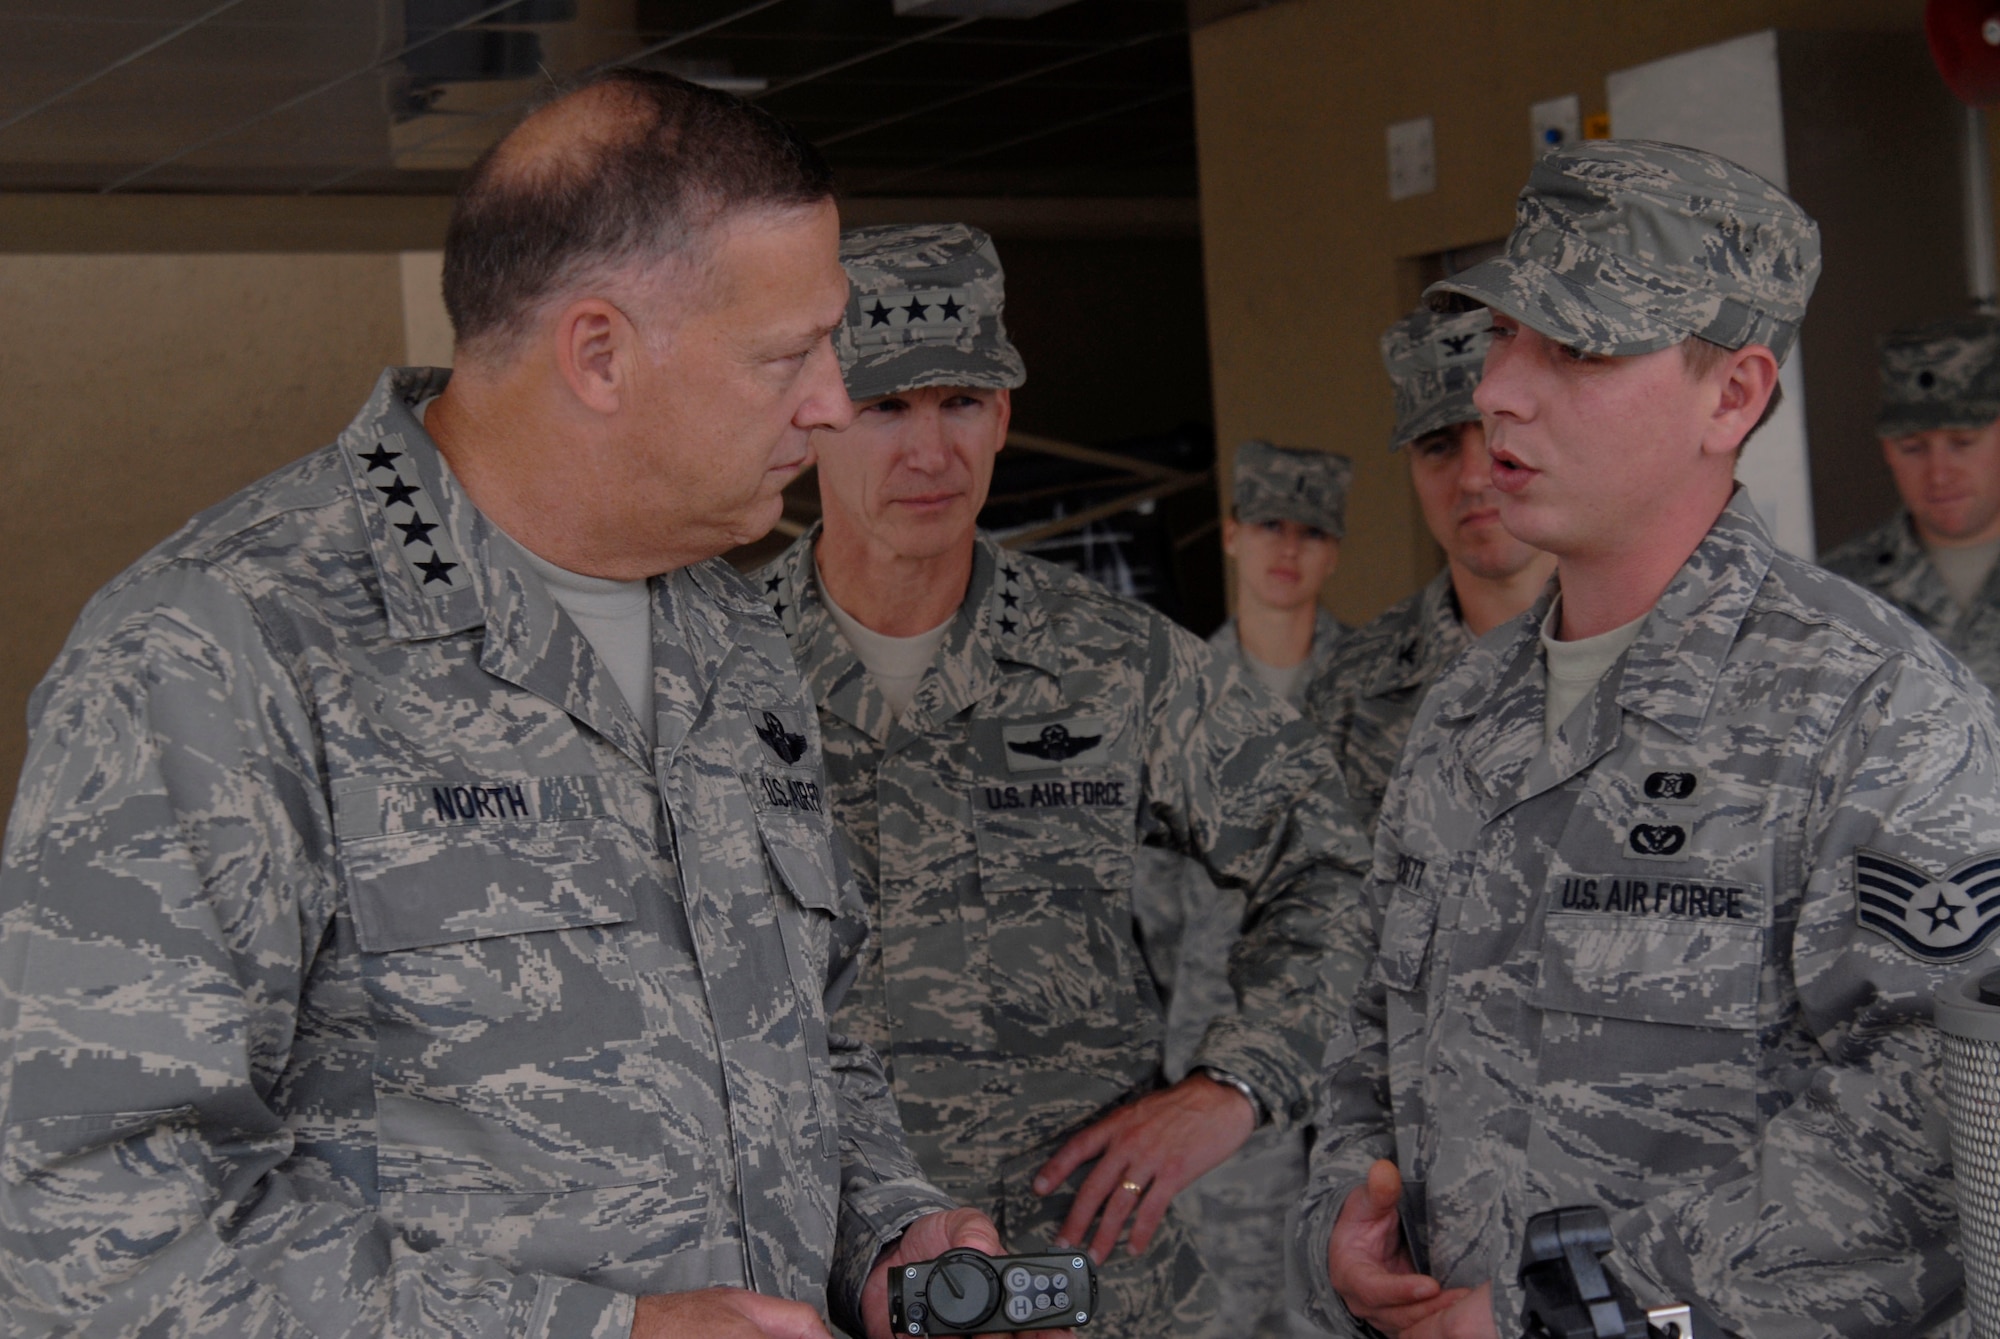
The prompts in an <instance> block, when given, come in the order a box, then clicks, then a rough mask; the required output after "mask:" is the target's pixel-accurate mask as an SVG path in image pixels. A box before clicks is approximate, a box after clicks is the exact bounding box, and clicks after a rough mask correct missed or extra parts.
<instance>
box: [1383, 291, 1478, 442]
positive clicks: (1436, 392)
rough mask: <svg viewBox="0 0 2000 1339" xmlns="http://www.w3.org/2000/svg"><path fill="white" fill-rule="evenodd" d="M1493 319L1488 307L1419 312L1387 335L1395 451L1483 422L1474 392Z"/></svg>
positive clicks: (1391, 431) (1385, 364)
mask: <svg viewBox="0 0 2000 1339" xmlns="http://www.w3.org/2000/svg"><path fill="white" fill-rule="evenodd" d="M1492 316H1493V314H1492V313H1491V312H1490V311H1488V310H1487V309H1486V308H1484V307H1478V308H1475V309H1474V310H1473V311H1470V312H1459V313H1452V314H1443V313H1439V312H1434V311H1431V310H1430V309H1429V308H1426V307H1419V308H1418V309H1417V310H1415V311H1413V312H1411V313H1410V314H1409V315H1407V316H1405V317H1403V318H1402V319H1401V320H1399V321H1397V322H1396V323H1395V324H1394V325H1392V326H1390V327H1389V328H1388V329H1387V330H1385V331H1383V332H1382V338H1381V340H1380V341H1378V342H1379V345H1380V348H1381V350H1382V368H1383V370H1384V371H1386V372H1387V373H1388V374H1389V382H1390V384H1391V385H1393V386H1394V387H1395V388H1396V421H1395V424H1394V425H1393V426H1392V427H1391V428H1390V429H1389V449H1390V450H1391V451H1394V450H1396V449H1398V448H1399V447H1401V446H1402V445H1403V444H1404V443H1405V442H1413V441H1415V440H1416V439H1417V438H1419V437H1427V436H1429V435H1430V434H1432V433H1434V432H1438V431H1441V430H1442V429H1445V428H1449V427H1452V426H1454V425H1456V424H1460V423H1474V422H1477V421H1478V420H1479V406H1478V405H1476V404H1474V403H1473V401H1472V393H1473V392H1474V391H1475V390H1477V389H1478V388H1479V378H1480V376H1481V374H1482V373H1483V372H1484V370H1485V365H1486V350H1487V347H1488V346H1489V345H1490V344H1491V343H1492V334H1493V327H1492Z"/></svg>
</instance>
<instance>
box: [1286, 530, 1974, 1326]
mask: <svg viewBox="0 0 2000 1339" xmlns="http://www.w3.org/2000/svg"><path fill="white" fill-rule="evenodd" d="M1547 606H1548V600H1547V599H1546V598H1545V599H1544V600H1543V601H1542V602H1541V603H1540V604H1539V605H1538V606H1537V607H1536V608H1535V609H1533V610H1531V611H1530V612H1529V613H1528V614H1526V615H1524V616H1522V617H1521V618H1519V619H1517V620H1515V621H1514V622H1513V623H1511V624H1509V625H1507V627H1506V628H1504V629H1500V630H1496V631H1495V632H1494V633H1493V634H1492V635H1489V636H1488V637H1486V638H1484V639H1482V640H1481V641H1480V642H1478V643H1476V644H1475V645H1474V647H1473V648H1472V649H1471V650H1470V651H1468V652H1467V653H1466V654H1465V656H1464V657H1463V658H1461V659H1460V660H1459V661H1458V662H1457V664H1456V665H1454V666H1453V667H1452V669H1451V670H1450V671H1449V672H1448V673H1447V674H1446V675H1445V677H1444V678H1443V679H1441V680H1440V681H1439V682H1438V684H1437V686H1436V687H1435V688H1433V689H1432V690H1431V693H1430V696H1429V698H1428V699H1426V701H1425V703H1424V707H1423V710H1422V712H1421V714H1420V715H1419V717H1418V720H1417V724H1416V726H1415V728H1414V730H1413V732H1412V734H1411V737H1410V744H1409V747H1408V749H1407V750H1406V752H1405V754H1404V757H1403V762H1402V765H1401V767H1400V768H1399V769H1398V771H1397V773H1396V777H1395V780H1394V781H1393V782H1392V783H1391V785H1390V788H1389V795H1388V800H1387V803H1386V804H1385V805H1384V806H1383V809H1382V815H1381V822H1380V825H1379V827H1378V828H1377V832H1376V841H1375V864H1374V870H1373V872H1372V874H1371V876H1370V878H1369V881H1368V885H1367V897H1368V901H1369V913H1370V914H1371V915H1372V917H1373V925H1372V926H1371V925H1368V924H1365V923H1362V922H1365V921H1366V920H1367V917H1363V918H1360V921H1358V922H1357V925H1358V928H1359V929H1360V930H1361V931H1362V932H1363V933H1366V932H1367V931H1368V930H1370V929H1372V928H1373V926H1379V941H1378V942H1379V950H1380V951H1379V954H1378V956H1377V957H1376V959H1375V965H1374V968H1373V973H1372V979H1371V980H1370V982H1369V983H1368V984H1367V985H1365V986H1364V987H1363V989H1362V991H1361V994H1360V995H1359V997H1358V999H1357V1004H1356V1007H1355V1011H1354V1024H1355V1029H1356V1033H1357V1038H1356V1040H1357V1042H1358V1045H1359V1051H1358V1053H1357V1054H1356V1055H1355V1057H1354V1058H1353V1059H1352V1060H1350V1061H1349V1062H1348V1063H1346V1064H1345V1065H1342V1066H1340V1067H1338V1068H1336V1069H1335V1070H1334V1072H1333V1074H1332V1076H1331V1077H1332V1092H1331V1116H1330V1123H1329V1124H1328V1126H1327V1127H1326V1128H1325V1129H1324V1130H1323V1142H1322V1144H1321V1145H1320V1147H1319V1149H1318V1150H1316V1151H1315V1156H1314V1168H1313V1176H1312V1179H1311V1183H1310V1188H1309V1192H1308V1208H1307V1222H1308V1224H1309V1230H1308V1236H1307V1241H1308V1244H1309V1247H1310V1249H1312V1250H1315V1251H1317V1255H1316V1256H1313V1257H1311V1258H1315V1259H1319V1260H1324V1259H1325V1258H1326V1248H1327V1241H1328V1237H1329V1234H1330V1232H1331V1229H1332V1221H1333V1217H1334V1215H1335V1213H1336V1212H1337V1211H1338V1208H1339V1204H1340V1201H1341V1200H1342V1198H1343V1197H1344V1196H1345V1193H1346V1191H1347V1189H1348V1188H1349V1187H1351V1186H1353V1185H1354V1184H1356V1183H1357V1182H1358V1181H1359V1180H1360V1179H1361V1178H1362V1176H1363V1175H1364V1173H1365V1171H1366V1168H1367V1166H1368V1163H1369V1161H1370V1160H1371V1159H1373V1158H1377V1157H1392V1158H1394V1159H1395V1160H1396V1162H1397V1164H1398V1165H1399V1167H1400V1168H1401V1169H1402V1171H1403V1174H1404V1175H1405V1176H1406V1177H1409V1178H1411V1179H1412V1180H1413V1181H1414V1182H1416V1183H1417V1184H1418V1191H1417V1196H1418V1203H1419V1204H1421V1205H1422V1206H1423V1207H1424V1209H1425V1213H1424V1214H1423V1215H1422V1217H1423V1223H1422V1224H1421V1225H1420V1226H1422V1227H1423V1228H1424V1230H1425V1231H1426V1232H1427V1237H1428V1246H1429V1257H1430V1260H1429V1263H1430V1272H1432V1273H1433V1274H1434V1275H1436V1276H1437V1277H1438V1278H1439V1279H1441V1280H1442V1281H1443V1282H1444V1283H1445V1284H1446V1285H1448V1286H1450V1285H1468V1286H1470V1285H1477V1284H1479V1283H1482V1282H1486V1281H1489V1280H1490V1281H1492V1282H1493V1284H1494V1312H1495V1320H1496V1323H1497V1325H1498V1326H1499V1330H1500V1333H1502V1334H1510V1333H1518V1332H1519V1329H1518V1326H1519V1318H1520V1314H1521V1295H1520V1293H1519V1291H1518V1290H1517V1289H1516V1287H1515V1286H1514V1274H1515V1268H1516V1265H1517V1264H1518V1261H1519V1258H1520V1251H1521V1235H1522V1228H1523V1225H1524V1224H1525V1223H1526V1221H1527V1219H1528V1218H1529V1216H1530V1215H1532V1214H1535V1213H1538V1212H1540V1211H1542V1210H1545V1209H1550V1208H1555V1207H1557V1206H1561V1205H1569V1204H1597V1205H1601V1206H1602V1207H1603V1208H1604V1209H1605V1210H1606V1211H1608V1213H1609V1214H1610V1216H1611V1221H1612V1228H1613V1232H1614V1235H1615V1238H1616V1252H1615V1254H1614V1255H1613V1256H1612V1257H1611V1263H1612V1264H1613V1266H1614V1267H1615V1268H1616V1269H1618V1270H1620V1271H1622V1272H1623V1273H1624V1275H1625V1277H1626V1280H1627V1282H1629V1283H1631V1284H1632V1286H1633V1288H1634V1290H1635V1291H1636V1292H1637V1293H1638V1295H1639V1297H1640V1299H1641V1300H1642V1301H1643V1302H1645V1303H1647V1304H1648V1305H1654V1304H1658V1303H1661V1302H1664V1301H1666V1300H1669V1299H1675V1300H1682V1301H1687V1302H1690V1303H1693V1304H1695V1305H1696V1306H1698V1307H1704V1308H1706V1309H1707V1310H1708V1311H1709V1312H1710V1313H1711V1314H1712V1317H1713V1318H1714V1319H1716V1320H1717V1321H1718V1322H1719V1323H1720V1325H1721V1326H1722V1327H1723V1328H1726V1329H1727V1330H1728V1331H1729V1332H1731V1333H1734V1334H1739V1335H1751V1336H1756V1337H1757V1339H1765V1336H1794V1335H1838V1336H1842V1339H1866V1337H1867V1336H1882V1337H1883V1339H1888V1336H1899V1337H1906V1336H1911V1335H1918V1334H1926V1333H1936V1332H1937V1331H1938V1330H1939V1328H1940V1327H1941V1326H1943V1325H1947V1324H1949V1323H1950V1322H1949V1321H1948V1319H1947V1318H1948V1317H1950V1316H1951V1315H1952V1313H1953V1312H1954V1311H1956V1310H1957V1308H1958V1289H1959V1279H1960V1266H1959V1262H1958V1258H1957V1254H1956V1247H1955V1245H1954V1243H1953V1236H1954V1223H1955V1214H1954V1209H1953V1198H1952V1184H1951V1173H1950V1163H1949V1153H1948V1145H1947V1140H1946V1135H1945V1125H1944V1120H1943V1116H1942V1105H1941V1094H1940V1087H1941V1084H1940V1074H1939V1051H1940V1047H1939V1044H1938V1035H1937V1032H1936V1029H1935V1028H1934V1026H1933V1025H1932V1022H1931V1001H1932V998H1933V996H1934V995H1935V993H1936V991H1937V989H1938V987H1939V986H1940V985H1942V984H1944V983H1945V982H1947V981H1949V980H1953V979H1956V978H1957V977H1959V976H1961V975H1963V974H1964V973H1966V972H1968V971H1972V970H1975V969H1977V968H1978V967H1979V966H1981V965H1982V964H1986V965H1990V964H1991V962H1992V960H1993V952H1992V942H1993V936H1994V934H1995V931H1996V929H2000V898H1994V897H1992V896H1991V892H1992V887H1993V879H1992V872H1993V870H1994V868H1995V866H1996V863H2000V756H1996V745H1995V739H1994V726H1993V717H1992V703H1991V701H1990V699H1989V698H1988V697H1987V695H1986V692H1985V690H1984V689H1983V688H1981V687H1980V685H1979V684H1978V682H1977V681H1976V680H1975V679H1974V678H1973V677H1972V676H1971V675H1970V674H1969V673H1967V672H1966V670H1965V669H1964V667H1963V666H1961V665H1959V664H1958V663H1957V662H1956V661H1954V660H1952V659H1950V657H1948V656H1946V655H1945V654H1943V653H1942V652H1941V651H1939V649H1938V647H1937V644H1936V643H1935V642H1933V641H1932V640H1931V639H1930V638H1928V637H1925V636H1923V635H1921V634H1920V633H1919V632H1918V631H1917V629H1915V628H1914V627H1913V626H1912V625H1911V624H1910V623H1909V622H1908V621H1907V620H1906V619H1904V618H1903V617H1902V616H1901V615H1900V614H1898V613H1896V612H1895V611H1893V610H1892V609H1890V608H1889V607H1888V606H1886V605H1884V604H1882V603H1881V602H1880V601H1878V600H1875V599H1874V598H1872V597H1870V596H1868V595H1866V594H1865V593H1863V592H1861V591H1859V590H1857V589H1856V588H1855V587H1853V586H1851V585H1849V584H1848V583H1847V582H1845V581H1842V580H1840V579H1838V578H1836V577H1833V576H1830V575H1829V574H1827V573H1826V572H1824V571H1822V570H1820V569H1818V568H1816V567H1813V566H1811V565H1810V564H1807V563H1804V562H1801V561H1798V560H1796V559H1794V558H1792V557H1790V556H1789V555H1787V554H1784V553H1781V552H1779V551H1777V549H1776V548H1775V547H1774V546H1773V545H1772V542H1771V539H1770V537H1769V534H1768V533H1767V532H1766V530H1765V529H1764V527H1763V525H1762V523H1761V522H1760V521H1759V520H1758V519H1757V517H1756V514H1755V512H1754V511H1753V510H1752V509H1751V507H1750V505H1749V503H1748V501H1747V499H1746V498H1745V496H1744V495H1743V494H1742V493H1741V492H1739V493H1738V495H1737V496H1736V498H1735V499H1734V500H1733V501H1732V502H1731V503H1730V505H1729V506H1728V508H1727V509H1726V510H1725V511H1724V512H1723V513H1722V515H1721V517H1720V518H1719V519H1718V520H1717V521H1716V523H1715V525H1714V527H1713V528H1712V529H1711V530H1710V531H1709V534H1708V536H1707V537H1706V538H1705V539H1704V540H1703V541H1702V543H1701V545H1700V547H1698V548H1697V549H1696V550H1695V552H1694V554H1693V555H1692V556H1691V557H1690V558H1689V560H1688V562H1687V564H1686V565H1685V566H1684V567H1683V568H1682V569H1681V571H1680V573H1679V574H1678V575H1677V576H1676V577H1675V578H1674V580H1673V581H1672V583H1671V584H1669V586H1668V587H1667V589H1666V592H1665V593H1664V594H1663V595H1662V596H1661V598H1660V602H1659V604H1658V606H1657V607H1656V608H1655V609H1654V610H1653V612H1652V613H1651V614H1650V615H1649V616H1648V617H1647V620H1646V622H1645V624H1644V625H1643V626H1642V627H1641V629H1640V632H1639V636H1638V640H1637V641H1635V642H1634V643H1633V644H1632V646H1631V648H1630V649H1629V650H1628V651H1627V652H1626V653H1625V655H1624V657H1623V658H1622V659H1621V660H1620V662H1619V663H1618V664H1617V665H1615V666H1614V667H1613V668H1612V669H1611V671H1610V672H1609V673H1608V674H1607V675H1606V676H1605V679H1604V681H1603V682H1602V683H1601V684H1600V685H1599V686H1598V689H1597V692H1596V695H1595V697H1594V698H1591V699H1587V700H1586V702H1585V703H1584V704H1583V706H1582V707H1580V708H1579V709H1578V713H1577V714H1575V715H1573V716H1571V717H1570V719H1569V720H1568V722H1566V723H1565V724H1564V726H1563V727H1562V729H1561V731H1560V732H1559V733H1558V734H1557V736H1556V738H1555V740H1554V741H1553V742H1552V743H1551V744H1549V745H1548V746H1546V747H1544V745H1543V742H1542V740H1543V730H1542V716H1543V703H1544V701H1545V695H1546V678H1545V673H1544V668H1543V660H1542V656H1541V654H1540V645H1539V637H1538V632H1539V628H1540V626H1541V620H1542V617H1543V616H1544V614H1545V613H1546V612H1547ZM1317 1283H1318V1286H1319V1289H1320V1300H1321V1303H1322V1305H1323V1306H1324V1308H1325V1311H1326V1313H1327V1316H1328V1318H1329V1319H1332V1318H1335V1317H1338V1316H1339V1315H1340V1314H1341V1312H1342V1308H1341V1306H1340V1304H1339V1302H1338V1300H1337V1299H1336V1298H1334V1296H1333V1294H1332V1292H1331V1290H1330V1289H1329V1288H1328V1286H1327V1280H1326V1277H1325V1275H1324V1273H1320V1274H1319V1275H1318V1279H1317ZM1348 1323H1350V1324H1351V1322H1348Z"/></svg>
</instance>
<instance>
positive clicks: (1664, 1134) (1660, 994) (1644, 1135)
mask: <svg viewBox="0 0 2000 1339" xmlns="http://www.w3.org/2000/svg"><path fill="white" fill-rule="evenodd" d="M1766 933H1767V931H1766V930H1765V929H1764V928H1763V927H1761V926H1757V925H1745V924H1732V923H1715V922H1703V923H1699V924H1691V923H1673V922H1665V921H1658V920H1653V919H1650V918H1642V917H1635V916H1628V915H1616V914H1614V915H1603V914H1593V913H1584V914H1577V913H1573V912H1572V913H1560V912H1558V913H1555V914H1551V915H1549V916H1548V918H1547V920H1546V922H1545V925H1544V928H1543V933H1542V935H1541V955H1540V962H1539V964H1538V967H1537V974H1536V980H1535V987H1534V993H1533V996H1532V1000H1533V1003H1534V1005H1535V1007H1536V1008H1537V1009H1538V1010H1539V1012H1540V1034H1541V1035H1540V1040H1539V1045H1538V1048H1537V1052H1536V1062H1535V1083H1534V1087H1535V1091H1536V1092H1537V1093H1539V1094H1540V1096H1541V1100H1542V1102H1543V1103H1544V1110H1543V1113H1542V1115H1543V1119H1542V1120H1540V1121H1539V1122H1538V1123H1537V1134H1536V1135H1535V1136H1534V1139H1535V1140H1536V1141H1537V1148H1536V1149H1535V1150H1534V1151H1532V1152H1531V1157H1543V1158H1546V1159H1550V1160H1557V1161H1560V1160H1561V1159H1564V1158H1568V1157H1578V1158H1583V1159H1585V1160H1587V1161H1589V1162H1590V1163H1591V1165H1592V1166H1593V1167H1595V1168H1601V1169H1603V1175H1602V1177H1600V1179H1601V1180H1602V1181H1603V1183H1604V1184H1606V1185H1613V1186H1617V1187H1619V1190H1618V1192H1617V1193H1615V1194H1613V1195H1612V1198H1613V1199H1614V1200H1615V1199H1617V1198H1619V1196H1620V1195H1626V1194H1629V1195H1632V1196H1635V1197H1637V1196H1643V1195H1645V1194H1647V1193H1658V1192H1659V1190H1660V1189H1661V1188H1662V1187H1668V1186H1673V1185H1680V1184H1688V1183H1692V1182H1695V1181H1698V1180H1700V1179H1702V1178H1704V1177H1706V1176H1709V1175H1711V1174H1713V1173H1714V1172H1715V1171H1716V1169H1717V1168H1718V1166H1720V1165H1721V1162H1722V1161H1724V1160H1726V1159H1728V1158H1729V1157H1731V1156H1732V1150H1735V1149H1740V1148H1743V1147H1746V1146H1747V1145H1748V1143H1749V1142H1750V1141H1751V1140H1752V1139H1753V1138H1754V1136H1755V1132H1756V1129H1757V1124H1758V1119H1759V1118H1758V1112H1757V1083H1758V1075H1759V1072H1760V1067H1761V1065H1762V1063H1763V1049H1762V1047H1761V1046H1760V1044H1759V1040H1760V1034H1759V1031H1758V1021H1759V1019H1758V996H1759V991H1760V983H1761V980H1762V976H1763V958H1764V937H1765V935H1766ZM1553 1131H1562V1132H1564V1134H1565V1135H1566V1136H1567V1137H1568V1138H1569V1139H1570V1143H1569V1144H1568V1145H1567V1146H1564V1147H1561V1148H1557V1147H1556V1146H1555V1145H1557V1144H1560V1143H1561V1141H1560V1140H1558V1139H1557V1138H1556V1136H1555V1135H1554V1134H1553V1133H1551V1132H1553ZM1580 1132H1587V1133H1580ZM1542 1140H1549V1141H1551V1143H1550V1146H1549V1147H1547V1148H1543V1147H1541V1146H1540V1142H1539V1141H1542ZM1579 1147H1583V1148H1585V1150H1586V1151H1584V1152H1578V1151H1577V1150H1578V1148H1579Z"/></svg>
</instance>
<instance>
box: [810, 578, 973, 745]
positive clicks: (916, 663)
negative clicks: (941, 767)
mask: <svg viewBox="0 0 2000 1339" xmlns="http://www.w3.org/2000/svg"><path fill="white" fill-rule="evenodd" d="M813 575H814V576H815V577H817V578H818V580H819V598H820V599H821V600H822V601H824V602H825V603H826V612H827V613H829V614H831V615H833V625H834V626H835V627H836V628H839V629H840V635H841V636H842V637H843V638H845V639H846V641H847V645H848V649H849V650H851V651H853V652H854V658H855V659H857V660H859V661H860V662H861V667H862V668H863V669H865V670H867V671H868V676H869V677H870V678H872V679H873V680H875V686H876V687H877V688H879V689H881V690H882V696H883V697H885V698H887V699H888V700H889V710H890V711H891V712H893V713H894V714H895V715H896V716H897V717H901V716H902V714H903V712H904V711H906V710H907V709H908V708H909V705H910V700H911V699H912V698H914V697H915V696H916V695H917V685H918V684H920V683H922V682H923V681H924V671H925V670H927V669H929V668H930V667H931V662H932V661H934V660H936V659H937V653H938V648H939V647H940V646H943V645H944V636H945V634H946V633H947V632H949V631H951V620H952V618H956V617H957V616H958V613H957V611H956V610H954V611H952V615H951V617H950V618H946V619H945V621H944V622H942V623H940V624H938V625H937V626H936V627H934V628H932V629H930V630H929V631H928V632H920V633H918V634H917V635H916V636H914V637H885V636H883V635H882V634H881V633H879V632H876V631H875V630H874V629H873V628H869V627H865V626H863V625H862V623H861V621H860V620H859V619H857V618H855V617H854V615H852V614H850V613H848V612H847V611H846V610H845V609H842V608H841V607H840V606H839V605H838V604H836V603H835V602H834V599H833V593H832V592H831V591H829V590H827V588H826V577H825V576H823V575H821V574H820V572H819V569H818V567H817V566H815V567H814V568H813Z"/></svg>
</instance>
